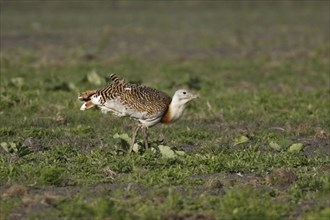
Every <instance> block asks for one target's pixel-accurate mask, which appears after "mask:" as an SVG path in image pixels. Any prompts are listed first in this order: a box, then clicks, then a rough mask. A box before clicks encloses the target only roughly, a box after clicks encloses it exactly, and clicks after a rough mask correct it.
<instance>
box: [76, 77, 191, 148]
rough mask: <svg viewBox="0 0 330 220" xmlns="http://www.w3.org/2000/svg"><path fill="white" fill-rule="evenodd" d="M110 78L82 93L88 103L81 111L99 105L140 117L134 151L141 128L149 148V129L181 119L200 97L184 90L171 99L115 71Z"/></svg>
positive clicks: (134, 133) (135, 129)
mask: <svg viewBox="0 0 330 220" xmlns="http://www.w3.org/2000/svg"><path fill="white" fill-rule="evenodd" d="M110 79H111V81H112V82H111V83H110V84H109V85H108V86H106V87H105V88H103V89H98V90H89V91H86V92H83V93H81V94H80V95H79V97H78V99H79V100H81V101H83V102H84V104H83V105H82V106H81V108H80V110H82V111H83V110H86V109H89V108H92V107H94V106H98V107H99V108H100V109H101V111H102V112H103V113H106V112H108V111H110V112H112V113H114V114H115V115H117V116H120V117H122V116H129V117H131V118H133V119H136V120H138V121H139V124H138V126H137V127H135V128H134V129H133V137H132V143H131V146H130V150H129V152H131V151H132V148H133V145H134V143H135V138H136V135H137V133H138V130H139V129H140V128H141V129H142V131H143V139H144V145H145V148H148V141H147V128H149V127H152V126H154V125H156V124H157V123H159V122H162V123H170V122H174V121H176V120H178V119H179V118H180V117H181V116H182V114H183V111H184V109H185V104H186V103H188V102H189V101H190V100H192V99H194V98H197V97H198V96H197V95H194V94H192V93H190V92H189V91H186V90H183V89H180V90H177V91H176V92H175V94H174V96H173V98H171V97H170V96H168V95H167V94H165V93H163V92H161V91H158V90H156V89H153V88H150V87H147V86H144V85H140V84H131V83H126V82H125V80H123V79H119V78H118V76H117V75H115V74H111V76H110Z"/></svg>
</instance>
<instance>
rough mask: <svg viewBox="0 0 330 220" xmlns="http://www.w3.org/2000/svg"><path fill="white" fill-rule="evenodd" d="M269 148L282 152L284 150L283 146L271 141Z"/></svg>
mask: <svg viewBox="0 0 330 220" xmlns="http://www.w3.org/2000/svg"><path fill="white" fill-rule="evenodd" d="M269 146H270V147H271V148H273V149H274V150H276V151H280V150H281V149H282V148H281V146H280V145H279V144H278V143H276V142H274V141H271V142H270V143H269Z"/></svg>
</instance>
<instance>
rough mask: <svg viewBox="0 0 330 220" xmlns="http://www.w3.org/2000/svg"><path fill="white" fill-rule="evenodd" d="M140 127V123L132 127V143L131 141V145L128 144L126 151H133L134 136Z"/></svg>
mask: <svg viewBox="0 0 330 220" xmlns="http://www.w3.org/2000/svg"><path fill="white" fill-rule="evenodd" d="M140 128H141V125H137V126H136V127H133V132H132V143H131V146H130V148H129V151H128V153H132V151H133V147H134V143H135V139H136V136H137V134H138V131H139V129H140Z"/></svg>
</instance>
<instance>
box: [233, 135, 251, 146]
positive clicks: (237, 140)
mask: <svg viewBox="0 0 330 220" xmlns="http://www.w3.org/2000/svg"><path fill="white" fill-rule="evenodd" d="M249 141H250V140H249V138H248V137H246V136H244V135H242V136H239V137H237V138H235V140H234V146H236V145H239V144H244V143H247V142H249Z"/></svg>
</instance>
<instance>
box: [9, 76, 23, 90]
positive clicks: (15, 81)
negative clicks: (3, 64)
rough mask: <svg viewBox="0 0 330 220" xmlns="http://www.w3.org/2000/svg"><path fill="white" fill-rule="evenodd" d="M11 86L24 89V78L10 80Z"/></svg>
mask: <svg viewBox="0 0 330 220" xmlns="http://www.w3.org/2000/svg"><path fill="white" fill-rule="evenodd" d="M10 82H11V84H12V85H14V86H15V87H18V88H20V87H22V86H23V85H24V78H22V77H15V78H12V79H11V80H10Z"/></svg>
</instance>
